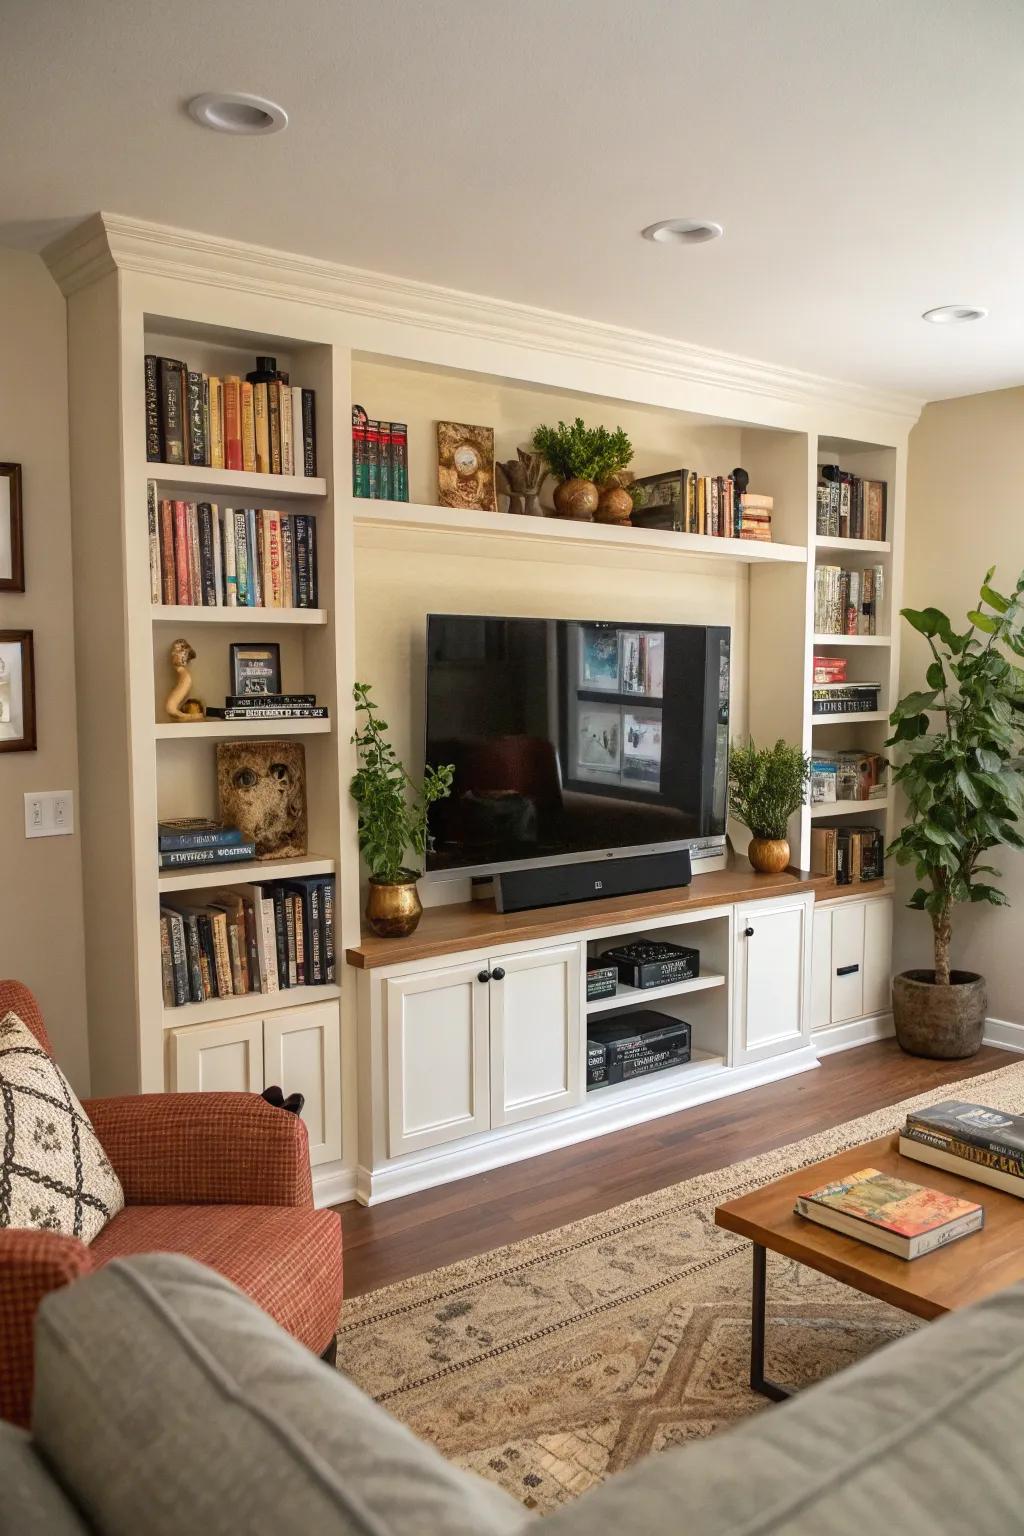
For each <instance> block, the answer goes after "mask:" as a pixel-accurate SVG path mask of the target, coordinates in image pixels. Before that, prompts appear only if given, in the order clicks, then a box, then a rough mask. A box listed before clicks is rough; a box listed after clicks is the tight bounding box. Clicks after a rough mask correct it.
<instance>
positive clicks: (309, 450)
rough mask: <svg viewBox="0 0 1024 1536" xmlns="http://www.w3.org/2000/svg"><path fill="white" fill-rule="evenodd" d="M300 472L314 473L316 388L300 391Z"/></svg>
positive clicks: (305, 473) (311, 474)
mask: <svg viewBox="0 0 1024 1536" xmlns="http://www.w3.org/2000/svg"><path fill="white" fill-rule="evenodd" d="M302 473H303V474H304V475H310V476H313V475H315V474H316V390H314V389H304V390H303V391H302Z"/></svg>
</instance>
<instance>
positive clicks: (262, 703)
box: [206, 693, 327, 720]
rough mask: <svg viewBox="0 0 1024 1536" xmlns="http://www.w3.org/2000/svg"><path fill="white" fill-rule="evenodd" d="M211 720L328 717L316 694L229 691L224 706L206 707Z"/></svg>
mask: <svg viewBox="0 0 1024 1536" xmlns="http://www.w3.org/2000/svg"><path fill="white" fill-rule="evenodd" d="M206 714H207V718H208V719H210V720H326V719H327V706H326V704H318V703H317V701H316V694H315V693H229V694H228V696H227V698H226V699H225V700H224V707H223V709H222V708H220V706H219V705H215V704H208V705H207V706H206Z"/></svg>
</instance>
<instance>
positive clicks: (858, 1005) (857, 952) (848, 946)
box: [832, 901, 864, 1024]
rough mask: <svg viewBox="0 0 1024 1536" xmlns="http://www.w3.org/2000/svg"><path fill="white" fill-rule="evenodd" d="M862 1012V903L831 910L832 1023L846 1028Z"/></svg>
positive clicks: (841, 904) (849, 902) (850, 903)
mask: <svg viewBox="0 0 1024 1536" xmlns="http://www.w3.org/2000/svg"><path fill="white" fill-rule="evenodd" d="M863 1012H864V903H863V902H862V901H842V902H840V903H839V905H838V906H836V907H833V908H832V1023H833V1024H846V1023H847V1022H848V1021H849V1020H850V1019H859V1018H860V1017H861V1015H862V1014H863Z"/></svg>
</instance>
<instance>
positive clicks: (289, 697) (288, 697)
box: [224, 693, 316, 709]
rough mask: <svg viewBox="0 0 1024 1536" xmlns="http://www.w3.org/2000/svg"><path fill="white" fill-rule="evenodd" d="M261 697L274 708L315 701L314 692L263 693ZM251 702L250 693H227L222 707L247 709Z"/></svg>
mask: <svg viewBox="0 0 1024 1536" xmlns="http://www.w3.org/2000/svg"><path fill="white" fill-rule="evenodd" d="M261 697H262V698H263V699H264V700H265V701H266V703H267V704H268V705H271V704H272V705H273V706H274V708H275V709H278V708H288V709H294V708H296V707H297V706H299V705H302V706H312V705H314V704H315V703H316V694H315V693H265V694H262V695H261ZM252 703H253V696H252V694H248V693H229V694H228V695H227V697H226V698H225V700H224V707H225V709H248V708H250V706H251V705H252Z"/></svg>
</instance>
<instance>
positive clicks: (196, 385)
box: [185, 372, 206, 464]
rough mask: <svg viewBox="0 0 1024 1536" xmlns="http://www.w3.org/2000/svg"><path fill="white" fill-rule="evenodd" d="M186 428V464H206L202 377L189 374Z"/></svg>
mask: <svg viewBox="0 0 1024 1536" xmlns="http://www.w3.org/2000/svg"><path fill="white" fill-rule="evenodd" d="M186 393H187V410H186V413H185V414H186V417H187V427H188V462H189V463H190V464H205V463H206V436H205V433H204V431H203V376H202V374H201V373H192V372H190V373H189V374H188V375H187V386H186Z"/></svg>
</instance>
